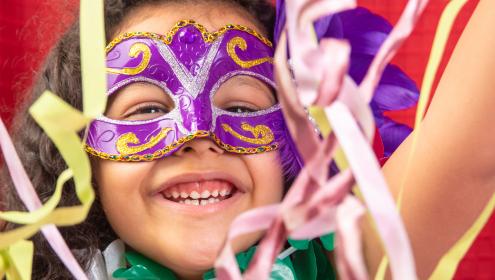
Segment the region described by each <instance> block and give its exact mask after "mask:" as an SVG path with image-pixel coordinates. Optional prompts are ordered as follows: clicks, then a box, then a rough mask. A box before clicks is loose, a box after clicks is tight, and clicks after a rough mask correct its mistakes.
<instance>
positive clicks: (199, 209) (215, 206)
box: [154, 190, 244, 216]
mask: <svg viewBox="0 0 495 280" xmlns="http://www.w3.org/2000/svg"><path fill="white" fill-rule="evenodd" d="M243 194H244V193H243V192H240V191H239V190H236V191H235V192H234V193H233V195H232V196H231V197H230V198H227V199H224V200H221V201H219V202H217V203H209V204H207V205H190V204H182V203H178V202H174V201H171V200H168V199H166V198H165V197H163V195H162V194H161V193H159V194H155V195H154V197H155V198H156V200H157V201H158V202H159V203H160V204H161V205H163V206H165V207H167V208H170V209H171V210H173V211H177V212H180V213H184V214H187V215H192V216H195V215H196V216H198V215H199V216H201V215H205V214H206V215H207V214H212V213H216V212H219V211H225V210H226V209H228V208H230V207H231V206H232V205H234V204H235V203H237V202H238V201H239V200H240V199H241V197H242V195H243Z"/></svg>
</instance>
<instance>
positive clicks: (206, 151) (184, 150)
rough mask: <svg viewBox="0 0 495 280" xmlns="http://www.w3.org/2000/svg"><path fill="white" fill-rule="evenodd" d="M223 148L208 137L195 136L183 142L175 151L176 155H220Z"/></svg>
mask: <svg viewBox="0 0 495 280" xmlns="http://www.w3.org/2000/svg"><path fill="white" fill-rule="evenodd" d="M223 153H224V150H223V149H222V148H220V147H218V146H217V145H216V144H215V143H214V142H213V140H211V139H209V138H196V139H194V140H191V141H189V142H186V143H184V145H182V147H180V148H179V149H178V150H177V151H176V152H175V155H176V156H184V155H187V154H191V155H193V154H195V155H199V156H205V155H221V154H223Z"/></svg>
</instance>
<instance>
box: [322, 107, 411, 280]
mask: <svg viewBox="0 0 495 280" xmlns="http://www.w3.org/2000/svg"><path fill="white" fill-rule="evenodd" d="M325 112H326V114H327V118H328V119H329V121H330V123H331V124H332V127H333V129H334V131H335V134H336V135H337V138H338V139H339V143H340V145H341V146H342V148H343V150H344V152H345V154H346V155H347V159H348V161H349V164H350V166H351V169H352V170H353V173H354V176H355V178H356V181H357V183H358V185H359V189H360V190H361V194H362V196H363V199H364V200H365V202H366V204H367V206H368V210H369V211H370V213H371V215H372V217H373V219H374V221H375V223H376V225H377V230H378V233H379V235H380V237H381V239H382V242H383V244H384V247H385V250H386V252H387V253H388V255H390V257H391V269H392V275H393V276H394V278H397V279H399V278H400V279H416V278H417V277H416V272H415V265H414V258H413V254H412V250H411V247H410V244H409V240H408V238H407V234H406V230H405V227H404V225H403V223H402V220H401V218H400V216H399V214H398V212H397V211H396V209H395V203H394V201H393V198H392V195H391V194H390V192H389V191H388V187H387V184H386V182H385V179H384V178H383V174H382V173H381V172H380V166H379V164H378V162H377V160H376V158H375V156H374V154H373V152H372V151H371V149H370V148H369V146H366V140H365V139H364V138H363V137H362V135H361V134H360V132H359V128H358V127H357V125H356V123H355V122H353V121H352V115H351V114H350V112H349V111H348V109H347V108H346V107H345V106H344V105H343V104H341V103H340V104H339V103H338V102H335V103H334V104H332V105H331V106H330V107H328V108H326V109H325Z"/></svg>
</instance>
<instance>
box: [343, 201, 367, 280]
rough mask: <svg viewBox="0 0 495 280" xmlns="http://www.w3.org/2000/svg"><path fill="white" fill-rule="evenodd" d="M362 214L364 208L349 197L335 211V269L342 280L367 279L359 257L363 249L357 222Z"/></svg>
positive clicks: (364, 266) (362, 262)
mask: <svg viewBox="0 0 495 280" xmlns="http://www.w3.org/2000/svg"><path fill="white" fill-rule="evenodd" d="M364 213H365V209H364V207H363V206H362V205H361V203H360V202H359V201H358V200H357V199H356V198H354V197H353V196H351V195H347V196H346V198H345V199H344V201H343V202H342V203H341V204H340V205H339V208H338V210H337V223H338V227H337V244H338V246H337V249H336V250H337V256H338V258H337V267H338V269H339V272H340V274H339V277H340V278H341V279H343V280H346V279H359V280H366V279H368V278H369V277H368V273H367V270H366V265H365V263H364V261H363V258H361V257H360V256H361V254H362V251H363V248H362V239H361V232H360V229H359V222H360V219H361V218H362V217H363V215H364ZM343 236H345V238H342V237H343Z"/></svg>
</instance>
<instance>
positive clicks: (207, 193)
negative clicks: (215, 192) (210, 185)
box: [201, 191, 210, 198]
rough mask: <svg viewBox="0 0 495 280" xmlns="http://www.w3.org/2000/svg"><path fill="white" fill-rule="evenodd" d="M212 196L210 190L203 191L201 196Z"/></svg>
mask: <svg viewBox="0 0 495 280" xmlns="http://www.w3.org/2000/svg"><path fill="white" fill-rule="evenodd" d="M208 197H210V192H209V191H203V193H202V194H201V198H208Z"/></svg>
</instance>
